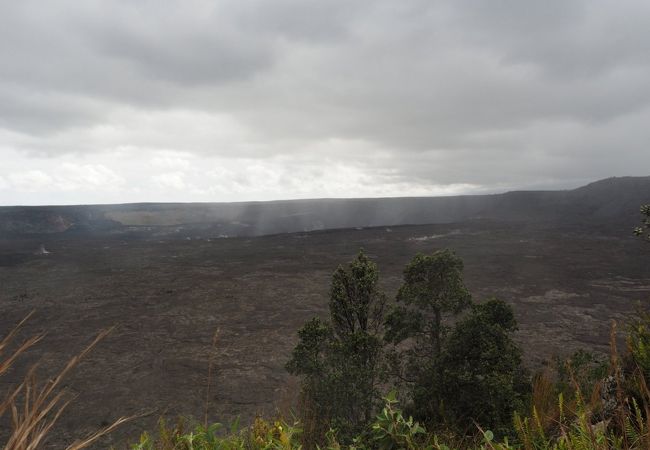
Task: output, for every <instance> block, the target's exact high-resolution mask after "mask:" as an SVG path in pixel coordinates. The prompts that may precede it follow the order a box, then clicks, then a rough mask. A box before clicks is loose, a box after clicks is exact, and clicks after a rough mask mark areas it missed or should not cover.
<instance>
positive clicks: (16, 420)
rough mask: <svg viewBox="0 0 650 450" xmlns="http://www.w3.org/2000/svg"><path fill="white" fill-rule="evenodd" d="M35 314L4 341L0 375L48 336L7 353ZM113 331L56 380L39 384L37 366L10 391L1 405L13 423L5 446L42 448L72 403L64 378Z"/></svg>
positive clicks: (84, 442) (73, 449) (80, 443)
mask: <svg viewBox="0 0 650 450" xmlns="http://www.w3.org/2000/svg"><path fill="white" fill-rule="evenodd" d="M33 314H34V312H33V311H32V312H31V313H30V314H28V315H27V317H25V318H24V319H23V320H22V321H21V322H20V323H19V324H18V325H16V327H14V329H13V330H11V332H9V334H7V336H5V337H4V338H3V339H2V341H0V376H1V375H3V374H4V373H5V372H6V371H7V370H8V369H9V368H10V367H11V366H12V365H13V363H14V362H15V361H16V360H17V359H18V358H19V357H20V356H21V355H22V354H23V353H25V352H26V351H27V350H28V349H30V348H31V347H33V346H34V345H36V344H37V343H38V342H40V341H41V340H42V339H43V337H44V334H39V335H36V336H32V337H30V338H28V339H26V340H25V341H24V342H23V343H22V344H20V345H19V346H18V347H17V348H16V349H14V350H13V351H12V352H7V350H8V348H9V346H10V345H11V344H12V342H13V341H14V339H15V338H16V336H17V334H18V333H19V331H20V330H21V328H22V327H23V325H24V324H25V322H27V321H28V320H29V319H30V317H31V316H32V315H33ZM111 331H112V328H109V329H106V330H103V331H101V332H100V333H99V334H98V335H97V336H96V337H95V339H93V341H92V342H91V343H90V344H89V345H88V346H86V348H84V349H83V350H82V351H81V352H80V353H79V354H77V355H76V356H74V357H72V358H71V359H70V360H69V361H68V362H67V363H66V365H65V366H64V367H63V369H62V370H61V371H60V372H59V373H58V374H57V375H56V376H55V377H53V378H51V379H49V380H47V381H45V382H39V381H38V379H37V377H36V369H37V366H36V365H35V366H33V367H32V368H30V369H29V371H28V372H27V375H26V376H25V378H24V379H23V381H22V382H21V383H20V384H19V385H18V386H16V387H14V388H12V389H10V390H9V392H8V393H7V394H6V395H5V397H4V399H3V400H2V402H1V403H0V418H2V417H4V415H5V414H7V415H9V416H10V424H11V433H10V435H9V437H8V438H7V441H6V442H5V444H4V446H3V448H4V449H5V450H36V449H39V448H42V446H43V444H44V442H45V440H46V438H47V436H48V433H49V432H50V431H51V429H52V427H54V425H55V424H56V422H57V420H58V419H59V418H60V416H61V414H62V413H63V411H64V410H65V409H66V408H67V406H68V405H69V404H70V402H71V401H72V399H71V398H69V396H68V395H67V392H66V390H65V389H64V388H63V387H62V382H63V380H64V378H65V377H66V376H67V375H68V374H69V373H70V371H71V370H72V369H74V368H75V367H76V366H77V365H78V364H79V362H80V361H81V360H82V359H83V358H84V357H86V356H87V355H88V353H90V352H91V351H92V349H93V348H94V347H95V346H96V345H97V344H98V343H99V342H100V341H101V340H102V339H104V338H105V337H106V336H107V335H108V334H109V333H110V332H111ZM5 352H7V353H8V355H7V356H3V355H4V354H5ZM131 419H133V417H121V418H119V419H118V420H116V421H115V422H114V423H113V424H112V425H109V426H107V427H105V428H103V429H101V430H98V431H96V432H94V433H92V434H90V435H89V436H86V437H85V438H83V439H80V440H77V441H75V442H74V443H72V444H70V445H69V446H68V447H66V450H78V449H82V448H86V447H88V446H89V445H91V444H92V443H94V442H96V441H97V440H98V439H99V438H101V437H102V436H104V435H106V434H108V433H110V432H111V431H113V430H115V429H116V428H117V427H119V426H120V425H121V424H123V423H124V422H127V421H128V420H131Z"/></svg>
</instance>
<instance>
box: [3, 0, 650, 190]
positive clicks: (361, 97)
mask: <svg viewBox="0 0 650 450" xmlns="http://www.w3.org/2000/svg"><path fill="white" fill-rule="evenodd" d="M649 21H650V4H648V3H647V2H644V1H621V2H615V3H614V2H605V1H587V0H583V1H577V0H563V1H560V0H553V1H548V2H535V1H525V2H522V1H504V0H495V1H491V2H485V1H480V0H473V1H472V0H458V1H453V2H451V1H449V2H441V1H430V0H413V1H404V2H395V1H392V0H390V1H389V0H383V1H382V0H379V1H343V0H331V1H307V0H275V1H269V0H253V1H234V0H233V1H220V2H214V1H201V0H188V1H182V2H181V1H163V2H160V1H155V2H154V1H138V2H131V1H110V2H109V1H102V0H94V1H87V2H72V1H66V0H53V1H50V2H36V1H30V0H25V1H21V2H3V3H2V4H0V132H3V134H0V151H3V150H2V149H3V148H4V149H5V151H9V150H10V151H11V152H12V154H18V155H20V154H23V155H24V154H26V152H29V154H40V155H48V156H49V157H51V158H53V159H56V158H57V157H59V156H61V157H63V156H64V155H69V154H77V155H92V154H93V153H99V152H107V151H108V152H110V151H111V148H115V149H120V150H119V151H125V150H124V149H125V148H131V149H133V150H132V151H133V152H135V153H137V152H142V151H143V149H146V150H147V151H155V150H156V149H164V150H165V151H178V152H187V153H189V154H193V155H197V157H202V158H207V157H215V158H219V157H221V158H234V157H246V158H251V160H254V161H259V162H260V163H262V164H264V163H268V164H275V163H273V162H272V161H273V158H276V159H277V158H279V157H285V156H287V157H291V158H294V159H295V160H296V161H297V160H299V158H298V157H300V158H307V159H308V160H309V161H310V162H309V164H316V165H318V164H327V160H336V161H338V162H341V163H343V164H347V166H349V167H351V168H354V170H359V171H361V172H362V173H366V174H368V176H369V177H370V178H369V179H373V177H374V181H376V182H377V183H385V184H386V186H391V185H392V184H391V183H409V182H413V183H417V184H418V186H421V187H422V188H423V189H425V188H426V186H427V185H435V186H439V185H451V184H459V183H461V184H462V183H469V184H472V185H476V186H481V187H480V189H487V190H489V189H500V188H502V187H504V188H509V187H517V186H522V187H525V186H537V185H549V186H552V185H557V186H564V185H570V184H571V183H577V182H578V181H582V180H589V179H594V178H599V177H602V176H608V175H622V174H641V172H642V170H641V168H643V167H650V156H649V155H650V152H647V151H646V148H645V146H646V142H648V140H649V139H648V138H649V137H650V132H649V131H648V127H647V126H646V125H645V124H646V123H648V120H650V31H649V28H648V27H647V23H648V22H649ZM3 136H4V137H3ZM7 149H9V150H7ZM134 164H135V163H134ZM269 167H270V166H269ZM304 167H306V166H304ZM310 167H311V166H310ZM305 170H306V169H305ZM646 170H647V169H646ZM162 175H164V174H162ZM162 175H161V176H162ZM0 176H3V174H2V173H0ZM4 176H5V178H6V177H7V175H6V174H4ZM181 178H182V176H181V174H178V173H176V174H167V175H166V178H165V177H163V178H160V177H158V178H157V179H165V180H168V181H169V180H173V182H174V183H175V184H176V185H178V186H181V185H182V183H181V182H180V180H181ZM235 178H236V177H235ZM235 178H233V179H235ZM0 181H2V180H0ZM248 182H249V184H250V183H251V181H250V180H249V181H248ZM300 182H305V183H307V182H309V180H308V179H307V180H303V179H300ZM170 183H171V181H170ZM282 183H284V184H283V186H294V187H295V186H296V183H298V181H296V180H294V181H287V180H283V181H282ZM292 183H293V184H292ZM5 184H6V183H5ZM128 184H129V180H126V181H125V185H128ZM1 186H2V183H0V187H1ZM242 186H243V185H242ZM387 189H388V188H387ZM310 192H311V191H310ZM417 192H420V191H417ZM399 194H400V192H395V195H399ZM283 195H286V196H287V197H291V196H292V193H291V192H289V191H287V192H286V194H283ZM322 195H328V193H327V192H326V191H325V192H323V193H322ZM350 195H354V193H351V194H350Z"/></svg>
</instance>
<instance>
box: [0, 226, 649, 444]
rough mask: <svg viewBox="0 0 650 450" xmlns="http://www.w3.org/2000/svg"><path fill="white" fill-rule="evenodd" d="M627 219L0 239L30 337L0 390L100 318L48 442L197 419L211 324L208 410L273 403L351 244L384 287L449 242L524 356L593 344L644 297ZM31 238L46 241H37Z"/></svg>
mask: <svg viewBox="0 0 650 450" xmlns="http://www.w3.org/2000/svg"><path fill="white" fill-rule="evenodd" d="M633 225H634V224H630V229H621V228H611V229H607V228H600V229H595V228H593V229H592V228H589V227H584V226H580V227H578V226H564V227H557V226H551V225H546V226H544V225H531V224H530V223H528V225H522V224H520V223H514V222H510V223H507V222H501V223H500V222H493V221H481V220H478V221H467V222H460V223H454V224H445V225H418V226H397V227H376V228H365V229H344V230H332V231H314V232H300V233H293V234H279V235H273V236H262V237H240V238H216V237H209V236H208V237H202V238H196V237H192V236H188V237H184V238H183V237H174V238H169V237H165V238H161V239H159V238H153V237H150V238H137V239H134V238H127V237H126V236H124V235H119V234H118V235H107V236H103V237H97V236H95V237H87V236H86V237H84V236H83V235H81V236H78V235H73V236H66V235H65V234H61V235H51V236H50V237H42V236H40V237H29V236H26V237H21V238H13V239H5V240H2V239H0V287H1V289H0V302H1V304H2V314H1V315H0V335H5V334H6V333H7V332H8V331H9V330H10V329H11V328H12V326H13V325H15V324H16V323H17V322H18V321H19V320H20V319H22V318H23V317H24V316H25V315H26V314H28V313H29V312H30V311H32V310H35V311H36V312H35V315H34V316H33V318H32V319H31V320H30V321H29V322H28V323H27V325H26V326H25V327H24V329H23V331H22V332H21V339H22V338H25V337H27V336H30V335H33V334H35V333H40V332H45V333H47V335H46V336H45V338H44V340H43V341H42V342H41V343H40V344H39V345H38V346H37V347H36V348H35V349H32V350H30V351H29V353H28V354H27V355H26V356H25V357H24V358H22V359H21V360H20V361H19V363H18V364H17V365H16V367H15V368H14V369H13V370H12V371H11V372H10V373H8V374H7V375H5V376H4V377H2V379H1V380H2V386H1V388H2V390H3V391H6V389H8V387H9V386H10V385H12V384H13V383H15V382H17V381H18V380H20V379H22V376H23V374H24V373H25V371H26V370H27V368H28V367H30V366H31V365H32V364H34V363H36V362H38V363H39V367H40V369H39V372H38V373H39V377H40V379H42V380H43V379H46V377H47V376H48V375H51V374H52V373H54V371H55V370H57V369H58V368H61V367H62V366H63V365H64V364H65V362H66V361H67V360H68V358H70V357H71V356H73V355H75V354H76V353H77V352H78V351H80V350H81V349H82V348H83V347H84V346H85V345H86V344H88V343H89V342H90V341H91V340H92V338H93V337H94V336H95V335H96V334H97V333H98V332H99V331H100V330H101V329H104V328H106V327H111V326H114V327H115V329H114V331H113V332H112V333H111V334H110V335H109V337H108V338H106V339H105V340H104V341H102V342H101V343H100V344H99V345H98V346H97V347H96V348H95V349H94V351H93V352H92V354H90V355H89V356H88V358H87V359H86V360H84V361H83V362H82V363H81V364H80V365H79V366H78V367H77V368H76V369H75V371H74V373H73V375H72V376H70V377H69V378H68V380H67V383H66V386H67V388H68V389H69V391H70V392H71V393H72V394H74V395H75V396H76V398H75V399H74V401H73V403H72V404H71V405H70V406H69V407H68V409H67V411H66V412H65V414H64V415H63V416H62V417H61V419H60V422H59V424H58V426H57V428H56V431H55V432H54V434H53V439H52V440H51V445H52V446H53V447H52V448H57V443H59V445H60V443H61V442H71V441H72V440H73V439H74V438H76V437H78V436H80V434H83V433H85V432H90V431H93V430H95V429H97V428H98V427H101V426H103V425H106V424H108V423H111V422H112V421H113V420H114V419H116V418H117V417H119V416H123V415H131V414H146V416H145V417H143V418H140V419H137V420H134V421H132V422H130V423H129V424H127V425H125V426H123V427H122V428H120V429H119V431H117V432H115V433H114V434H113V435H112V436H111V437H110V438H107V439H105V440H104V441H102V443H101V444H100V445H99V446H98V447H99V448H106V447H108V446H110V445H111V444H115V445H116V447H117V448H124V447H123V443H124V441H125V439H127V438H128V439H132V440H134V439H135V438H137V436H138V435H139V433H140V432H141V431H142V430H145V429H148V430H151V429H154V428H155V423H156V421H157V420H158V418H159V417H160V416H165V417H168V418H174V417H176V416H178V415H183V416H194V417H196V418H198V419H202V417H203V414H204V408H205V400H206V399H205V397H206V381H207V374H208V360H209V355H210V353H211V351H212V350H211V341H212V336H213V334H214V333H215V331H216V330H218V331H219V335H218V343H217V347H216V349H215V350H214V377H213V381H212V387H211V394H210V398H209V416H210V419H211V420H214V421H221V422H229V421H231V420H232V419H234V417H235V416H241V418H242V421H243V422H246V421H248V420H250V419H251V418H252V417H254V415H255V414H256V413H264V414H273V413H274V412H276V411H281V412H283V413H285V414H286V413H287V412H288V411H289V410H290V408H291V405H292V404H293V402H295V400H296V392H297V383H296V380H295V379H291V378H290V377H289V376H288V375H287V374H286V372H285V370H284V368H283V366H284V364H285V362H286V360H287V359H288V357H289V354H290V352H291V349H292V348H293V346H294V345H295V343H296V340H297V339H296V338H297V337H296V331H297V330H298V329H299V328H300V327H301V325H302V324H303V323H304V322H305V321H306V320H307V319H309V318H311V317H312V316H314V315H319V316H325V315H326V314H327V295H328V288H329V279H330V276H331V274H332V272H333V271H334V269H335V268H336V266H337V265H338V264H343V263H346V262H347V261H349V260H350V259H351V258H352V257H353V256H354V255H355V254H356V253H357V252H358V251H359V249H364V250H365V251H366V253H367V254H369V255H370V256H371V257H372V258H373V259H374V260H375V261H376V262H377V264H378V265H379V268H380V271H381V277H382V279H381V282H382V284H383V286H384V288H385V290H386V293H387V294H388V295H389V297H393V296H394V294H395V292H396V290H397V288H398V286H399V284H400V280H401V271H402V269H403V267H404V266H405V264H406V263H407V262H408V261H409V259H410V258H411V257H413V256H414V255H415V254H416V253H417V252H425V253H427V252H433V251H435V250H437V249H441V248H451V249H453V250H454V251H456V252H457V254H458V255H460V256H461V257H462V258H463V259H464V261H465V279H466V283H467V285H468V287H469V288H470V290H471V292H472V294H473V296H474V299H475V300H476V301H481V300H482V299H485V298H487V297H489V296H497V297H500V298H502V299H504V300H507V301H508V302H509V303H510V304H512V305H513V307H514V309H515V313H516V316H517V319H518V321H519V326H520V330H519V331H518V333H517V339H518V341H519V342H520V343H521V345H522V346H523V348H524V351H525V357H526V361H527V364H528V365H529V366H530V367H531V368H535V367H540V365H541V364H543V363H544V361H546V360H549V359H550V358H552V357H553V356H554V355H567V354H568V353H570V352H572V351H573V350H575V349H578V348H587V349H590V350H592V351H598V352H607V346H608V341H609V333H610V324H611V321H612V320H616V321H618V322H619V329H620V328H623V326H624V322H625V320H626V318H628V317H630V315H632V314H633V313H634V310H635V305H636V304H637V303H638V302H643V303H645V304H648V303H649V301H650V247H649V246H648V245H644V243H642V242H640V241H639V240H638V239H635V238H634V237H633V236H632V235H631V227H632V226H633ZM41 244H43V245H44V246H45V249H46V250H47V251H49V252H50V253H48V254H38V252H37V250H38V249H39V247H40V246H41Z"/></svg>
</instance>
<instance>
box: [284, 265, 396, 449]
mask: <svg viewBox="0 0 650 450" xmlns="http://www.w3.org/2000/svg"><path fill="white" fill-rule="evenodd" d="M378 281H379V271H378V269H377V266H376V264H374V263H373V262H372V261H371V260H370V259H369V258H368V257H367V256H366V255H365V254H364V253H363V252H360V253H359V254H358V256H357V257H356V258H355V259H354V260H353V261H352V262H351V263H349V264H348V265H347V266H339V268H338V269H336V271H335V272H334V275H333V276H332V284H331V289H330V301H329V310H330V322H323V321H321V320H319V319H316V318H314V319H312V320H311V321H309V322H307V323H306V324H305V325H304V326H303V328H302V329H301V330H300V331H299V332H298V337H299V342H298V345H296V347H295V348H294V350H293V353H292V357H291V359H290V360H289V362H288V363H287V365H286V368H287V370H288V371H289V372H290V373H292V374H294V375H299V376H302V378H303V395H304V396H306V397H308V401H309V403H310V404H311V406H312V411H311V412H312V414H314V415H315V416H316V417H315V420H317V421H320V422H322V423H326V424H328V425H329V426H332V427H335V428H336V429H338V431H339V432H340V433H341V435H340V436H341V438H342V439H343V440H345V439H346V437H351V436H353V435H354V434H356V433H358V432H360V431H361V429H362V428H363V427H364V426H365V425H366V424H367V423H369V422H370V421H371V420H372V418H373V414H374V409H373V408H374V405H375V402H376V401H377V400H379V398H380V397H379V394H378V390H377V387H378V384H379V375H380V362H381V356H382V348H383V339H382V336H381V332H382V325H383V320H384V317H383V314H384V305H385V303H386V297H385V295H384V294H383V293H382V292H381V290H380V289H379V287H378ZM325 430H327V429H325Z"/></svg>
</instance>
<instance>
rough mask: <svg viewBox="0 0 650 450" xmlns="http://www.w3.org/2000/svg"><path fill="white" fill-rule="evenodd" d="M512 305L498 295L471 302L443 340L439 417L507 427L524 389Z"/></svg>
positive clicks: (468, 425) (462, 424) (499, 429)
mask: <svg viewBox="0 0 650 450" xmlns="http://www.w3.org/2000/svg"><path fill="white" fill-rule="evenodd" d="M516 329H517V323H516V321H515V318H514V314H513V311H512V308H511V307H510V306H508V305H507V304H506V303H505V302H503V301H501V300H498V299H490V300H488V301H486V302H485V303H482V304H479V305H474V306H472V310H471V312H470V314H469V315H468V316H467V317H465V318H464V319H463V320H461V321H460V322H458V323H457V324H456V326H455V327H454V329H453V331H452V332H451V333H450V335H449V338H448V339H447V341H446V342H445V346H444V350H443V352H442V355H441V357H440V364H439V367H440V372H439V377H438V384H439V386H438V390H439V393H440V394H439V395H440V399H441V401H442V404H443V405H444V414H445V418H446V419H447V420H448V421H450V422H451V423H453V424H455V425H456V426H457V427H460V428H471V427H473V424H474V422H476V423H480V424H481V426H483V427H488V428H490V429H492V430H493V431H497V432H501V433H504V432H505V431H506V430H508V429H510V427H511V423H512V416H513V412H514V411H516V410H518V409H520V408H521V407H522V406H523V404H524V401H525V396H526V394H527V393H528V392H529V390H530V389H529V383H528V377H527V375H526V373H525V371H524V369H523V368H522V365H521V354H522V352H521V349H520V348H519V346H518V345H517V344H516V343H515V342H514V341H513V340H512V337H511V335H512V333H513V332H514V331H515V330H516Z"/></svg>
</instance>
